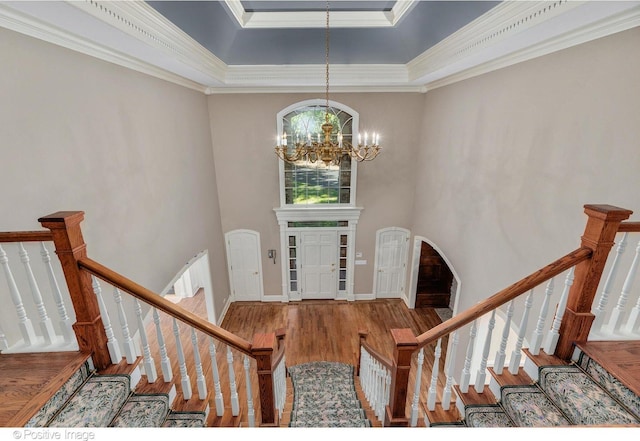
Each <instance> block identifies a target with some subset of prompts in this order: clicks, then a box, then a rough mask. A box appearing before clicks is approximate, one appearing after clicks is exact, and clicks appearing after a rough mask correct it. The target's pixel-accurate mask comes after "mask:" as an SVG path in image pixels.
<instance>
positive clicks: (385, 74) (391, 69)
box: [225, 64, 408, 88]
mask: <svg viewBox="0 0 640 441" xmlns="http://www.w3.org/2000/svg"><path fill="white" fill-rule="evenodd" d="M329 78H330V80H331V85H332V86H333V87H337V86H341V87H349V86H353V85H354V84H357V85H358V86H365V87H366V86H368V87H371V86H406V85H407V78H408V77H407V68H406V66H405V65H403V64H380V65H371V64H349V65H345V64H335V65H334V64H332V65H331V66H330V71H329ZM225 85H227V86H232V87H238V86H243V87H266V86H273V87H296V86H300V87H323V88H324V87H326V66H325V65H319V64H312V65H310V64H302V65H289V66H263V65H260V66H229V68H228V70H227V77H226V81H225Z"/></svg>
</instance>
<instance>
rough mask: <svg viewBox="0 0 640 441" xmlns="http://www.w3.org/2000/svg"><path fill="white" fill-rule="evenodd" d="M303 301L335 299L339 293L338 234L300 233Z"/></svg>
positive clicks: (330, 232)
mask: <svg viewBox="0 0 640 441" xmlns="http://www.w3.org/2000/svg"><path fill="white" fill-rule="evenodd" d="M300 251H301V253H300V257H301V259H302V260H301V268H300V283H301V288H302V291H301V293H302V299H303V300H306V299H335V298H336V295H337V293H338V285H337V277H336V275H337V260H338V233H337V232H336V231H319V232H303V233H300Z"/></svg>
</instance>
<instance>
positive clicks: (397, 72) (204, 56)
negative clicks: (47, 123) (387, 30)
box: [0, 0, 640, 94]
mask: <svg viewBox="0 0 640 441" xmlns="http://www.w3.org/2000/svg"><path fill="white" fill-rule="evenodd" d="M416 1H417V0H416ZM412 4H413V0H411V1H405V2H397V3H396V6H397V7H400V6H399V5H404V7H405V8H406V10H405V11H404V12H405V13H406V12H407V11H408V9H410V7H411V5H412ZM396 6H394V8H395V7H396ZM0 26H2V27H5V28H8V29H11V30H13V31H16V32H20V33H23V34H26V35H29V36H31V37H34V38H38V39H40V40H44V41H48V42H50V43H53V44H56V45H59V46H62V47H65V48H68V49H71V50H74V51H77V52H80V53H84V54H86V55H89V56H93V57H95V58H98V59H101V60H104V61H107V62H110V63H114V64H117V65H120V66H123V67H126V68H129V69H132V70H135V71H138V72H141V73H144V74H147V75H150V76H153V77H156V78H160V79H163V80H166V81H169V82H172V83H174V84H178V85H180V86H183V87H187V88H190V89H193V90H197V91H200V92H202V93H205V94H213V93H275V92H277V93H285V92H314V93H317V92H322V91H324V88H325V82H326V78H325V74H326V71H325V68H326V67H325V65H292V66H263V65H259V66H235V65H231V66H229V65H226V64H225V63H224V62H222V61H221V60H220V59H218V58H217V57H216V56H215V55H213V54H211V53H210V52H209V51H208V50H206V49H205V48H204V47H202V46H201V45H200V44H199V43H197V42H196V41H195V40H193V39H192V38H191V37H190V36H188V35H187V34H186V33H184V32H183V31H182V30H180V29H179V28H177V27H176V26H175V25H174V24H172V23H171V22H169V21H168V20H167V19H165V18H164V16H162V15H161V14H159V13H158V12H157V11H156V10H155V9H153V8H151V7H150V6H149V5H147V4H146V3H145V2H143V1H113V2H102V1H99V0H75V1H55V2H54V1H51V2H30V1H25V2H6V3H5V2H2V3H0ZM636 26H640V1H620V2H606V1H604V2H592V1H571V0H557V1H537V2H529V1H527V2H520V1H505V2H503V3H501V4H500V5H498V6H497V7H495V8H493V9H492V10H490V11H489V12H487V13H486V14H484V15H483V16H482V17H480V18H478V19H477V20H475V21H473V22H471V23H469V24H468V25H467V26H465V27H464V28H462V29H461V30H459V31H458V32H456V33H455V34H453V35H451V36H450V37H449V38H447V39H445V40H443V41H442V42H441V43H439V44H438V45H436V46H434V47H433V48H431V49H429V50H428V51H426V52H424V53H423V54H421V55H419V56H418V57H416V58H415V59H413V60H411V61H410V62H409V63H407V64H406V65H384V64H379V65H331V72H330V78H331V92H426V91H428V90H432V89H435V88H437V87H442V86H445V85H448V84H452V83H455V82H458V81H462V80H465V79H468V78H472V77H475V76H477V75H481V74H484V73H488V72H491V71H493V70H496V69H500V68H503V67H507V66H510V65H513V64H515V63H519V62H522V61H526V60H529V59H532V58H535V57H539V56H542V55H546V54H549V53H552V52H554V51H558V50H561V49H565V48H568V47H571V46H574V45H577V44H581V43H585V42H587V41H590V40H593V39H596V38H601V37H604V36H607V35H610V34H613V33H616V32H621V31H624V30H627V29H630V28H632V27H636Z"/></svg>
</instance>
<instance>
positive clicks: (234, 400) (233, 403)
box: [227, 346, 240, 416]
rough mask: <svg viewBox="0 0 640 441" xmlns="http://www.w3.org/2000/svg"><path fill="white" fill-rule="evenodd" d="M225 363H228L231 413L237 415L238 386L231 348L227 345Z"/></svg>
mask: <svg viewBox="0 0 640 441" xmlns="http://www.w3.org/2000/svg"><path fill="white" fill-rule="evenodd" d="M227 364H228V365H229V369H228V370H229V390H230V391H231V415H233V416H238V413H240V402H239V401H238V388H237V386H236V373H235V371H234V370H233V354H232V353H231V348H230V347H229V346H227Z"/></svg>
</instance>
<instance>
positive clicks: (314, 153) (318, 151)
mask: <svg viewBox="0 0 640 441" xmlns="http://www.w3.org/2000/svg"><path fill="white" fill-rule="evenodd" d="M325 62H326V63H325V64H326V76H325V79H326V92H325V100H326V110H325V120H324V124H322V133H321V134H317V136H316V141H313V138H312V136H311V134H310V133H308V134H307V139H306V140H299V139H297V140H291V143H290V144H291V145H289V141H288V140H287V133H286V132H285V133H283V134H282V136H278V137H277V139H276V148H275V150H276V155H278V157H279V158H280V159H282V160H283V161H287V162H297V161H305V160H306V161H309V162H311V163H315V162H316V161H318V160H320V161H322V162H324V163H325V165H327V166H329V165H340V162H341V161H342V159H343V158H344V157H351V158H353V159H355V160H356V161H358V162H362V161H371V160H372V159H374V158H375V157H376V156H378V153H380V144H379V141H380V135H379V134H376V133H373V134H372V136H371V139H369V135H368V133H365V135H364V138H363V137H362V136H360V135H358V144H357V145H353V144H352V143H351V142H349V141H346V140H343V139H342V138H343V137H342V133H341V132H338V133H337V135H333V124H331V123H330V122H329V2H328V1H327V27H326V33H325Z"/></svg>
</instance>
